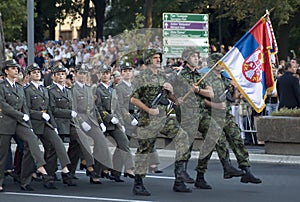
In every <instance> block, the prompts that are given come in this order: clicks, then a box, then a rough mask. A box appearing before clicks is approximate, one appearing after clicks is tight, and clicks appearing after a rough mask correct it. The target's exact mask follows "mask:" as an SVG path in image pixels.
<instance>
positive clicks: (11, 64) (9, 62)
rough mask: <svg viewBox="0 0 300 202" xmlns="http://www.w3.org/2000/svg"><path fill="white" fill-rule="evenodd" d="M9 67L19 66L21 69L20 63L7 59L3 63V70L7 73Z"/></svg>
mask: <svg viewBox="0 0 300 202" xmlns="http://www.w3.org/2000/svg"><path fill="white" fill-rule="evenodd" d="M9 67H18V69H19V71H20V65H19V64H18V63H17V62H16V61H15V60H5V61H4V62H3V63H2V72H3V73H5V72H4V70H5V69H8V68H9Z"/></svg>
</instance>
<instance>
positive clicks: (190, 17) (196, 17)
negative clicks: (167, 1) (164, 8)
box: [163, 13, 208, 22]
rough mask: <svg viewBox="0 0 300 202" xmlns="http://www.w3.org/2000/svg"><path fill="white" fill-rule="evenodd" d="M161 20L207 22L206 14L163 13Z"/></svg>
mask: <svg viewBox="0 0 300 202" xmlns="http://www.w3.org/2000/svg"><path fill="white" fill-rule="evenodd" d="M163 21H184V22H187V21H193V22H208V14H193V13H163Z"/></svg>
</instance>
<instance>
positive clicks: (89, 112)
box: [72, 82, 113, 168]
mask: <svg viewBox="0 0 300 202" xmlns="http://www.w3.org/2000/svg"><path fill="white" fill-rule="evenodd" d="M72 93H73V102H74V104H73V105H74V109H75V111H76V112H78V115H77V120H78V124H79V125H80V126H81V129H82V131H84V132H85V134H86V135H87V136H89V137H91V138H92V139H93V143H94V151H93V155H94V158H95V159H96V160H97V161H98V162H100V163H101V164H102V165H103V166H104V167H106V168H112V167H113V165H112V157H111V153H110V151H109V148H108V145H107V143H106V139H105V136H104V135H103V132H102V131H101V130H100V127H99V124H100V123H102V119H101V116H100V114H99V112H98V110H97V108H96V105H95V100H94V95H93V92H92V88H91V87H89V86H86V85H84V84H81V85H80V84H79V83H78V82H75V83H74V85H73V86H72ZM84 122H85V123H87V124H88V125H89V126H90V127H91V128H90V130H88V131H85V130H84V128H82V125H83V123H84Z"/></svg>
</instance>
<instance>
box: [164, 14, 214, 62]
mask: <svg viewBox="0 0 300 202" xmlns="http://www.w3.org/2000/svg"><path fill="white" fill-rule="evenodd" d="M162 18H163V49H164V54H165V56H166V57H181V53H182V51H183V50H184V49H185V48H186V47H194V48H197V49H198V50H199V52H200V53H202V54H201V55H202V56H204V57H206V56H207V55H208V47H209V38H208V37H209V31H208V30H209V29H208V27H209V26H208V25H209V23H208V21H209V16H208V14H196V13H163V14H162Z"/></svg>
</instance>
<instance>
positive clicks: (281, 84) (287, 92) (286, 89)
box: [276, 62, 300, 109]
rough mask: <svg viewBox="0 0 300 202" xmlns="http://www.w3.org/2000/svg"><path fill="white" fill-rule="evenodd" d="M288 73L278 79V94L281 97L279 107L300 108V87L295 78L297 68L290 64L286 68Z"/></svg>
mask: <svg viewBox="0 0 300 202" xmlns="http://www.w3.org/2000/svg"><path fill="white" fill-rule="evenodd" d="M285 70H286V72H285V73H284V74H283V75H282V76H281V77H280V78H278V81H277V86H276V88H277V94H278V97H279V107H278V109H281V108H284V107H285V108H288V109H293V108H297V107H300V87H299V80H298V79H297V78H296V77H294V76H293V74H295V73H296V71H297V66H293V67H292V64H291V63H290V62H288V63H287V64H286V66H285Z"/></svg>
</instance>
